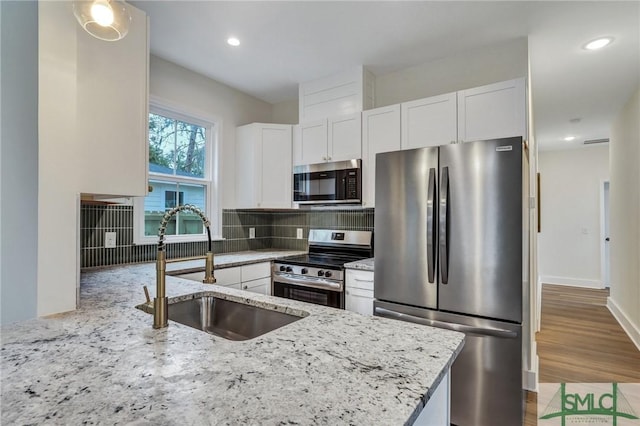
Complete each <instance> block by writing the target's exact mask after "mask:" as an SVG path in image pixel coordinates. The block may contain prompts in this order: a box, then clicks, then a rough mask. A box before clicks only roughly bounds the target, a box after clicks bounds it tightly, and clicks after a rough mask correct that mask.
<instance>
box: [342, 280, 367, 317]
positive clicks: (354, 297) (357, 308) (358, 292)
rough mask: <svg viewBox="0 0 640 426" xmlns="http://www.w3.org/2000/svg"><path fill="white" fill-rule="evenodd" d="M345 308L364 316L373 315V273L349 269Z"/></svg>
mask: <svg viewBox="0 0 640 426" xmlns="http://www.w3.org/2000/svg"><path fill="white" fill-rule="evenodd" d="M345 308H346V310H347V311H351V312H358V313H359V314H362V315H370V316H371V315H373V272H372V271H362V270H358V269H347V274H346V279H345Z"/></svg>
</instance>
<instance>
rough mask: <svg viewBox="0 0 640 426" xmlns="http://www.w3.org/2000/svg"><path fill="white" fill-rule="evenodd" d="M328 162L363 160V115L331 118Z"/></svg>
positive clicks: (329, 122)
mask: <svg viewBox="0 0 640 426" xmlns="http://www.w3.org/2000/svg"><path fill="white" fill-rule="evenodd" d="M328 128H329V135H328V136H329V137H328V140H327V161H346V160H351V159H354V158H362V115H361V113H359V112H357V113H354V114H349V115H344V116H340V117H333V118H330V119H329V121H328Z"/></svg>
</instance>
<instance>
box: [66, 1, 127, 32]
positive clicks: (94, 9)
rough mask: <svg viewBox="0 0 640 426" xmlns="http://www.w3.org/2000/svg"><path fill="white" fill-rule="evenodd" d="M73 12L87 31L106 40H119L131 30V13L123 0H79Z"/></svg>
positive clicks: (75, 3)
mask: <svg viewBox="0 0 640 426" xmlns="http://www.w3.org/2000/svg"><path fill="white" fill-rule="evenodd" d="M73 14H74V15H75V16H76V19H77V20H78V22H79V23H80V25H81V26H82V28H84V29H85V31H86V32H88V33H89V34H91V35H92V36H94V37H95V38H99V39H100V40H105V41H118V40H120V39H122V38H124V36H126V35H127V32H129V25H130V24H131V14H130V13H129V10H128V9H127V7H126V6H125V4H124V2H123V1H121V0H79V1H74V2H73Z"/></svg>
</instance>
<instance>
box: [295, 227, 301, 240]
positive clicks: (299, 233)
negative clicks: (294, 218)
mask: <svg viewBox="0 0 640 426" xmlns="http://www.w3.org/2000/svg"><path fill="white" fill-rule="evenodd" d="M296 238H297V239H299V240H301V239H302V228H297V229H296Z"/></svg>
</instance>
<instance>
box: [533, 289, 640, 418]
mask: <svg viewBox="0 0 640 426" xmlns="http://www.w3.org/2000/svg"><path fill="white" fill-rule="evenodd" d="M607 296H609V291H608V290H592V289H583V288H576V287H566V286H555V285H548V284H545V285H543V286H542V318H541V323H540V332H539V333H538V334H537V335H536V342H537V344H538V357H539V360H540V371H539V381H540V383H560V382H567V383H572V382H573V383H576V382H620V383H625V382H632V383H640V351H638V349H637V348H636V347H635V345H634V344H633V343H632V342H631V340H630V339H629V337H628V336H627V335H626V333H625V332H624V331H623V330H622V328H621V327H620V325H619V324H618V323H617V321H616V320H615V319H614V318H613V316H612V315H611V313H610V312H609V310H608V309H607V307H606V303H607ZM536 402H537V399H536V394H535V393H529V394H528V395H527V411H526V416H525V426H535V425H536V411H537V407H536Z"/></svg>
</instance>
